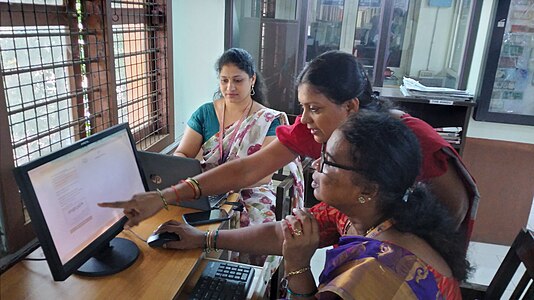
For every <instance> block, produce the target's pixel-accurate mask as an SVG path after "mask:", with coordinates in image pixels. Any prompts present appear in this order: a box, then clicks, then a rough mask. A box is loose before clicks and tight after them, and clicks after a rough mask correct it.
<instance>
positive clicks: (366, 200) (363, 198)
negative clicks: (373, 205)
mask: <svg viewBox="0 0 534 300" xmlns="http://www.w3.org/2000/svg"><path fill="white" fill-rule="evenodd" d="M371 200H372V198H371V197H367V199H365V197H364V196H362V195H360V196H359V197H358V202H360V203H361V204H364V203H365V202H369V201H371Z"/></svg>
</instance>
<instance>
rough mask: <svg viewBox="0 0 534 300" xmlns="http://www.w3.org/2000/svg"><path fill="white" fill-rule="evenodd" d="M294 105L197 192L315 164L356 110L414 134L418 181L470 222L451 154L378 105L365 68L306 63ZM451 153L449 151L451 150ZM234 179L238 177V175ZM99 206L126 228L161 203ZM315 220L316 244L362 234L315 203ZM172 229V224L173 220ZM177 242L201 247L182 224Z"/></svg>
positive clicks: (272, 233) (172, 194)
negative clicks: (301, 162)
mask: <svg viewBox="0 0 534 300" xmlns="http://www.w3.org/2000/svg"><path fill="white" fill-rule="evenodd" d="M297 86H298V101H299V102H300V105H301V106H302V115H301V116H299V117H297V119H296V121H295V123H294V124H293V125H291V126H279V127H278V128H277V130H276V135H277V139H276V140H274V141H273V142H271V143H270V144H269V145H268V146H267V147H265V148H262V149H261V150H260V151H258V152H256V153H254V154H253V155H250V156H247V157H244V158H242V159H237V160H234V161H231V162H228V163H225V164H224V165H221V166H219V167H216V168H214V169H211V170H209V171H208V172H205V173H202V174H200V175H198V176H196V177H195V178H194V179H195V180H196V181H197V182H198V184H199V186H200V188H201V191H202V194H204V195H212V194H220V193H224V192H227V191H229V190H239V189H241V188H243V187H247V186H250V185H251V184H254V183H255V182H257V181H258V180H260V179H261V178H263V177H265V176H266V175H268V174H272V173H274V172H275V171H276V170H278V169H280V168H281V167H283V166H284V165H286V164H287V163H289V162H291V161H292V160H294V159H295V158H296V157H297V156H298V155H301V156H309V157H311V158H314V159H316V158H318V157H319V155H320V152H321V145H322V144H323V143H326V141H327V140H328V138H329V137H330V135H331V134H332V132H333V131H334V130H335V129H336V128H337V127H338V126H339V125H340V124H342V123H343V122H344V121H345V120H346V119H347V117H348V116H349V115H350V114H352V113H357V112H358V111H359V110H360V109H368V110H374V111H387V110H389V112H390V113H391V114H392V115H393V116H395V117H396V118H399V119H402V121H403V122H404V123H405V124H406V125H407V126H408V127H409V128H410V129H411V130H412V131H413V132H414V133H415V135H416V136H417V138H418V140H419V143H420V145H421V151H422V154H423V162H422V168H421V172H420V174H419V177H418V180H422V181H426V182H427V183H430V185H431V186H432V192H433V194H434V195H436V196H437V198H438V199H439V200H440V201H441V202H442V203H443V204H444V205H445V207H447V209H448V210H449V212H450V214H451V217H452V218H453V220H455V223H456V225H457V226H458V227H459V226H460V225H461V224H462V223H464V222H469V221H472V220H470V218H469V216H470V214H468V209H469V207H470V206H469V200H468V191H467V190H466V186H465V185H464V183H463V182H462V179H461V178H460V176H459V174H458V173H457V172H456V170H455V169H454V168H453V167H452V162H449V161H448V156H447V155H446V154H445V153H444V152H443V151H442V149H443V148H450V149H451V150H452V151H453V152H454V149H452V147H451V146H450V144H449V143H447V142H446V141H445V140H443V139H442V138H441V137H440V136H439V135H438V134H437V133H436V132H435V131H434V129H433V128H432V127H431V126H430V125H428V124H427V123H425V122H424V121H422V120H419V119H417V118H414V117H411V116H410V115H408V114H406V113H404V112H402V111H399V110H395V109H389V107H388V105H387V104H386V103H385V102H383V101H379V100H378V99H377V98H376V97H375V96H374V95H373V92H372V88H371V84H370V82H369V79H368V78H367V75H366V74H365V70H364V68H363V67H362V65H361V64H359V63H358V62H357V60H356V58H355V57H354V56H352V55H350V54H348V53H344V52H341V51H329V52H326V53H323V54H322V55H320V56H318V57H316V58H315V59H313V60H312V61H311V62H310V63H309V64H308V65H307V66H306V67H305V68H304V70H302V72H301V73H300V75H299V77H298V79H297ZM454 153H455V152H454ZM236 174H239V176H238V177H237V176H236ZM162 193H163V197H164V198H165V199H166V201H167V202H168V203H171V204H174V203H178V202H180V201H188V200H191V199H193V197H194V195H195V191H194V190H193V189H192V188H191V187H190V186H189V185H188V184H184V183H179V184H177V185H175V186H173V187H172V188H167V189H165V190H163V191H162ZM100 205H101V206H103V207H115V208H123V209H124V213H125V214H126V216H127V217H128V218H129V221H128V223H127V225H129V226H134V225H137V224H138V223H139V222H140V221H142V220H144V219H146V218H148V217H150V216H152V215H154V214H155V213H156V212H158V211H159V210H160V209H161V208H163V207H164V203H163V201H162V199H161V197H160V195H159V194H158V193H156V192H148V193H142V194H137V195H135V196H133V198H132V199H131V200H129V201H124V202H113V203H101V204H100ZM312 210H313V211H314V212H315V213H316V214H317V215H321V216H318V217H319V218H322V219H323V220H324V222H322V224H323V226H322V227H321V230H322V234H321V246H326V245H330V244H335V243H337V240H338V238H339V236H341V235H343V234H346V233H351V234H361V233H362V228H360V227H359V225H358V224H349V223H348V222H347V218H346V216H344V215H343V214H342V213H340V212H339V211H338V210H336V209H334V208H332V207H330V206H328V205H326V204H324V203H320V204H318V205H316V206H315V207H313V208H312ZM172 223H173V224H176V223H175V222H172ZM175 226H178V225H173V226H172V228H168V227H165V226H163V227H162V228H165V229H167V230H176V231H178V233H179V234H180V235H183V236H182V240H181V241H178V242H170V243H169V245H167V246H168V247H171V248H194V247H202V246H203V245H204V233H202V232H199V231H197V230H195V229H193V228H189V227H187V226H181V225H180V226H179V228H176V227H175ZM282 241H283V238H282V236H281V232H279V226H278V224H277V223H270V224H260V225H258V226H254V227H250V228H243V229H237V230H226V231H221V232H220V234H219V236H218V240H217V246H218V247H219V248H221V249H230V250H235V251H243V252H249V253H261V254H281V242H282Z"/></svg>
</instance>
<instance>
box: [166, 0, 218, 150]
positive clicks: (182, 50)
mask: <svg viewBox="0 0 534 300" xmlns="http://www.w3.org/2000/svg"><path fill="white" fill-rule="evenodd" d="M172 22H173V26H172V30H173V60H174V65H173V71H174V115H175V125H174V129H175V132H176V139H177V140H179V139H181V137H182V134H183V130H184V128H185V124H186V123H187V120H188V119H189V117H190V116H191V114H192V113H193V112H194V111H195V110H196V109H197V108H198V107H199V106H200V105H201V104H202V103H205V102H207V101H211V100H212V98H213V93H214V92H215V91H216V89H217V88H218V81H217V73H216V72H215V68H214V66H215V62H216V61H217V58H219V56H220V55H221V54H222V53H223V51H224V1H220V0H195V1H185V0H180V1H173V2H172Z"/></svg>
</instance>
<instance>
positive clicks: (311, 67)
mask: <svg viewBox="0 0 534 300" xmlns="http://www.w3.org/2000/svg"><path fill="white" fill-rule="evenodd" d="M301 84H310V85H311V86H313V87H314V88H315V89H316V90H317V91H318V92H319V93H321V94H323V95H325V96H326V97H327V98H328V99H330V100H331V101H332V102H334V103H335V104H338V105H341V104H343V103H345V102H346V101H350V100H352V99H354V98H358V100H359V101H360V108H365V109H369V110H375V111H385V110H387V109H389V108H390V105H389V102H387V101H385V100H379V99H378V97H377V95H376V94H375V93H373V89H372V86H371V82H370V81H369V78H368V77H367V74H366V71H365V68H364V67H363V66H362V64H360V63H359V62H358V61H357V60H356V57H354V56H353V55H351V54H349V53H346V52H342V51H338V50H333V51H328V52H325V53H323V54H321V55H319V56H317V57H316V58H314V59H312V60H311V61H310V62H309V63H308V64H307V65H306V66H305V67H304V69H303V70H302V71H301V72H300V74H299V75H298V77H297V86H298V85H301Z"/></svg>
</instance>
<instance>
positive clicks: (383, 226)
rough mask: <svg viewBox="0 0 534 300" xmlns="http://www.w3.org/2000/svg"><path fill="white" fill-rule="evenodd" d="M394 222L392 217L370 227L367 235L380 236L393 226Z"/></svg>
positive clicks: (368, 236)
mask: <svg viewBox="0 0 534 300" xmlns="http://www.w3.org/2000/svg"><path fill="white" fill-rule="evenodd" d="M394 223H395V222H393V220H392V219H387V220H385V221H384V222H382V223H380V224H378V225H377V226H375V227H371V228H369V229H368V230H367V231H366V232H365V237H367V238H370V239H374V238H375V237H377V236H379V235H380V234H381V233H382V232H384V231H386V230H388V229H389V228H391V226H393V224H394Z"/></svg>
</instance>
